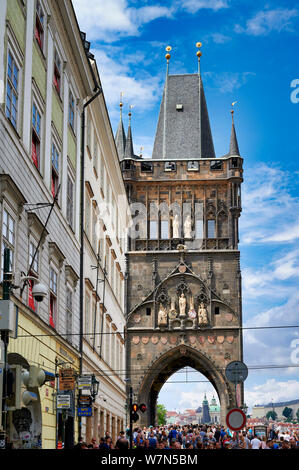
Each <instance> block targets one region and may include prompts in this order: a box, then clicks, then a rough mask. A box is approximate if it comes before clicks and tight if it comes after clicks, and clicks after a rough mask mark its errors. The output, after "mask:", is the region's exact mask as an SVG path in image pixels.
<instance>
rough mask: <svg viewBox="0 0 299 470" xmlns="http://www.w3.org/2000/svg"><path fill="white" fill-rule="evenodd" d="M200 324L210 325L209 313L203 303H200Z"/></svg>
mask: <svg viewBox="0 0 299 470" xmlns="http://www.w3.org/2000/svg"><path fill="white" fill-rule="evenodd" d="M198 324H199V325H207V324H208V313H207V309H206V308H205V304H204V303H203V302H201V303H200V306H199V308H198Z"/></svg>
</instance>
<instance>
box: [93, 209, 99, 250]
mask: <svg viewBox="0 0 299 470" xmlns="http://www.w3.org/2000/svg"><path fill="white" fill-rule="evenodd" d="M97 219H98V218H97V214H96V209H95V208H93V211H92V247H93V249H94V252H95V253H96V252H97V246H98V244H97V228H98V227H97Z"/></svg>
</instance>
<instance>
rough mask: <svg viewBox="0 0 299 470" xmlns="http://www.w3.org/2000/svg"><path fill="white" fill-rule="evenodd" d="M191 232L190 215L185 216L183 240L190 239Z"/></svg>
mask: <svg viewBox="0 0 299 470" xmlns="http://www.w3.org/2000/svg"><path fill="white" fill-rule="evenodd" d="M191 230H192V221H191V217H190V214H188V215H187V217H186V220H185V222H184V235H185V238H191Z"/></svg>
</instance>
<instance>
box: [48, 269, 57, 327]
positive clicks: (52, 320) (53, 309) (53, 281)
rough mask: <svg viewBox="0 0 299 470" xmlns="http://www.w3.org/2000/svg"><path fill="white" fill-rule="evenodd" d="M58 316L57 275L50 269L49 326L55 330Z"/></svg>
mask: <svg viewBox="0 0 299 470" xmlns="http://www.w3.org/2000/svg"><path fill="white" fill-rule="evenodd" d="M56 316H57V273H56V271H55V270H54V269H53V268H50V314H49V324H50V326H52V327H53V328H55V325H56Z"/></svg>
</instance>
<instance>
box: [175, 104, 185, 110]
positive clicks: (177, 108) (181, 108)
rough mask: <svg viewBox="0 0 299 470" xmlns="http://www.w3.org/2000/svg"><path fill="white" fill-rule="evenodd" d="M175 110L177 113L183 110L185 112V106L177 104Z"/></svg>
mask: <svg viewBox="0 0 299 470" xmlns="http://www.w3.org/2000/svg"><path fill="white" fill-rule="evenodd" d="M175 109H176V110H177V111H183V110H184V106H183V105H182V104H177V105H176V107H175Z"/></svg>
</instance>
